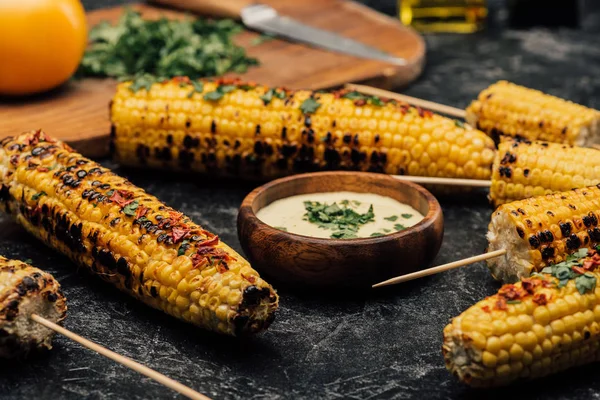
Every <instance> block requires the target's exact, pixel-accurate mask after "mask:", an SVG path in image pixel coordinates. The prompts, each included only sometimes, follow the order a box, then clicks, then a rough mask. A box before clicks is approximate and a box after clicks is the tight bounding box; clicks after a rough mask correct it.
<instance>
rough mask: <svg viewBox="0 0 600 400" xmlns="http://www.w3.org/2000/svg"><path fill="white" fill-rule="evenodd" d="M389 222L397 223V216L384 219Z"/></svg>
mask: <svg viewBox="0 0 600 400" xmlns="http://www.w3.org/2000/svg"><path fill="white" fill-rule="evenodd" d="M384 219H385V220H387V221H391V222H395V221H396V220H397V219H398V216H397V215H390V216H389V217H385V218H384Z"/></svg>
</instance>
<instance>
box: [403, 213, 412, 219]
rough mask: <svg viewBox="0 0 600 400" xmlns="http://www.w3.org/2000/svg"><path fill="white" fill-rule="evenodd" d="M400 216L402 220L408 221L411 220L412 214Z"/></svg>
mask: <svg viewBox="0 0 600 400" xmlns="http://www.w3.org/2000/svg"><path fill="white" fill-rule="evenodd" d="M401 215H402V218H404V219H409V218H412V216H413V215H412V214H401Z"/></svg>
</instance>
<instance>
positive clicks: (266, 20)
mask: <svg viewBox="0 0 600 400" xmlns="http://www.w3.org/2000/svg"><path fill="white" fill-rule="evenodd" d="M241 18H242V22H243V23H244V25H246V26H247V27H248V28H251V29H254V30H257V31H260V32H265V33H270V34H275V35H278V36H282V37H285V38H288V39H292V40H294V41H298V42H302V43H306V44H309V45H313V46H317V47H322V48H325V49H327V50H332V51H336V52H339V53H344V54H350V55H353V56H356V57H361V58H368V59H373V60H380V61H385V62H389V63H391V64H395V65H406V60H405V59H403V58H400V57H396V56H393V55H391V54H389V53H386V52H385V51H382V50H379V49H377V48H375V47H372V46H368V45H366V44H363V43H360V42H358V41H356V40H352V39H348V38H347V37H344V36H341V35H338V34H336V33H332V32H329V31H326V30H324V29H318V28H313V27H311V26H308V25H305V24H302V23H300V22H298V21H295V20H293V19H291V18H288V17H284V16H281V15H279V13H278V12H277V11H276V10H275V9H274V8H273V7H270V6H268V5H265V4H253V5H250V6H246V7H244V8H243V9H242V12H241Z"/></svg>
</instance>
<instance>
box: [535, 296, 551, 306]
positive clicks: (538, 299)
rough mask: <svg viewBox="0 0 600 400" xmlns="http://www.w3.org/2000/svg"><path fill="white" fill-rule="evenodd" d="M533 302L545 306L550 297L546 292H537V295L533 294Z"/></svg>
mask: <svg viewBox="0 0 600 400" xmlns="http://www.w3.org/2000/svg"><path fill="white" fill-rule="evenodd" d="M533 302H534V303H535V304H539V305H540V306H545V305H546V304H548V298H547V297H546V294H545V293H536V294H535V296H533Z"/></svg>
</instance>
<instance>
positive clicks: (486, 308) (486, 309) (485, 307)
mask: <svg viewBox="0 0 600 400" xmlns="http://www.w3.org/2000/svg"><path fill="white" fill-rule="evenodd" d="M481 309H482V310H483V311H485V312H486V313H490V312H492V310H490V306H483V307H481Z"/></svg>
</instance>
